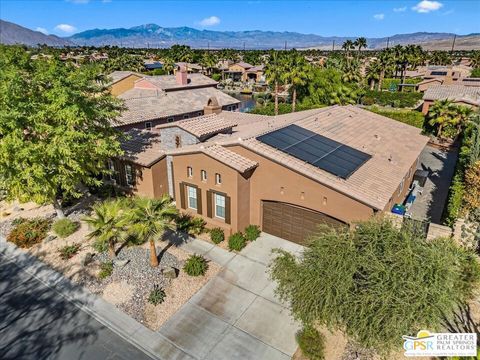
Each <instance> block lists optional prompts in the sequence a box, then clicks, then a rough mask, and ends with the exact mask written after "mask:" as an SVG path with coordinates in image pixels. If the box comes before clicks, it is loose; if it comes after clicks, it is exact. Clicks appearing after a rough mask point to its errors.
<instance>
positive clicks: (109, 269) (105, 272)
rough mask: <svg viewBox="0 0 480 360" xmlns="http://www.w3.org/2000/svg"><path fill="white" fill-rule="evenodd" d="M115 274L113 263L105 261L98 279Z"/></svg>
mask: <svg viewBox="0 0 480 360" xmlns="http://www.w3.org/2000/svg"><path fill="white" fill-rule="evenodd" d="M112 273H113V261H111V260H110V261H105V262H102V263H101V264H100V272H99V273H98V277H99V278H100V279H105V278H107V277H109V276H110V275H112Z"/></svg>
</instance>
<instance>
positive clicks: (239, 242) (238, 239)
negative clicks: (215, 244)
mask: <svg viewBox="0 0 480 360" xmlns="http://www.w3.org/2000/svg"><path fill="white" fill-rule="evenodd" d="M246 245H247V240H246V239H245V236H243V234H242V233H241V232H237V233H235V234H232V235H230V237H229V238H228V248H229V249H230V250H236V251H240V250H242V249H243V248H244V247H245V246H246Z"/></svg>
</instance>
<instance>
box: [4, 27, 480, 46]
mask: <svg viewBox="0 0 480 360" xmlns="http://www.w3.org/2000/svg"><path fill="white" fill-rule="evenodd" d="M0 33H1V34H0V42H2V43H7V44H13V43H22V44H27V45H36V44H39V43H40V44H42V43H45V44H47V45H52V46H65V45H89V46H104V45H111V46H114V45H116V46H123V47H153V48H157V47H162V48H163V47H170V46H172V45H174V44H182V45H189V46H191V47H192V48H207V47H210V48H236V49H242V48H246V49H271V48H276V49H279V48H283V47H284V46H285V45H286V46H287V47H288V48H293V47H295V48H299V49H302V48H316V49H332V46H333V44H334V43H335V48H336V49H339V48H340V46H341V44H342V43H343V42H344V41H345V40H348V39H350V40H354V39H355V37H339V36H327V37H325V36H320V35H315V34H301V33H296V32H278V31H261V30H251V31H212V30H198V29H194V28H190V27H173V28H166V27H161V26H159V25H156V24H145V25H140V26H134V27H131V28H117V29H92V30H86V31H82V32H79V33H77V34H74V35H72V36H70V37H66V38H60V37H57V36H54V35H44V34H42V33H40V32H38V31H32V30H29V29H27V28H23V27H21V26H19V25H16V24H13V23H10V22H6V21H2V20H0ZM454 36H455V34H452V33H429V32H417V33H412V34H397V35H392V36H390V37H389V38H387V37H382V38H367V43H368V48H369V49H381V48H383V47H385V46H387V41H388V43H389V46H394V45H398V44H401V45H405V44H419V45H422V46H424V47H425V48H426V49H430V50H435V49H442V50H447V49H450V48H451V44H452V41H453V38H454ZM455 49H457V50H470V49H480V34H469V35H457V38H456V41H455Z"/></svg>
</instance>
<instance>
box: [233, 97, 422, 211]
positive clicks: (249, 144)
mask: <svg viewBox="0 0 480 360" xmlns="http://www.w3.org/2000/svg"><path fill="white" fill-rule="evenodd" d="M302 113H303V112H298V113H295V114H297V116H298V117H300V116H302ZM289 123H295V124H296V125H298V126H301V127H303V128H305V129H308V130H310V131H313V132H315V133H317V134H320V135H323V136H326V137H328V138H330V139H332V140H335V141H338V142H341V143H343V144H345V145H348V146H350V147H353V148H355V149H358V150H360V151H363V152H365V153H367V154H370V155H372V158H371V159H370V160H368V161H367V162H366V163H365V164H364V165H362V166H361V167H360V168H359V169H358V170H357V171H355V172H354V173H353V174H352V175H351V176H350V177H349V178H348V179H341V178H339V177H336V176H335V175H333V174H330V173H328V172H326V171H324V170H321V169H319V168H317V167H315V166H312V165H310V164H307V163H305V162H303V161H301V160H299V159H297V158H294V157H293V156H290V155H288V154H286V153H284V152H282V151H279V150H277V149H274V148H273V147H270V146H268V145H265V144H263V143H261V142H260V141H258V140H256V136H258V135H260V134H262V133H267V132H270V131H273V130H275V129H277V128H279V127H283V126H286V125H288V124H289ZM427 142H428V138H427V137H425V136H422V135H421V134H420V129H418V128H415V127H412V126H409V125H406V124H403V123H401V122H398V121H395V120H391V119H389V118H386V117H384V116H381V115H377V114H374V113H372V112H370V111H367V110H363V109H360V108H356V107H354V106H344V107H339V106H334V107H328V108H324V109H319V110H317V112H316V113H314V114H311V115H309V116H306V117H304V118H303V119H301V120H298V121H286V122H285V124H284V125H282V126H277V127H275V126H274V127H273V128H272V129H271V130H267V131H265V130H264V129H263V130H260V131H259V132H257V134H250V137H247V138H245V139H244V140H243V141H239V142H238V144H240V145H242V146H244V147H246V148H248V149H250V150H252V151H254V152H256V153H258V154H261V155H263V156H265V157H266V158H270V159H272V160H275V161H277V162H279V163H281V164H283V165H285V166H286V167H289V168H291V169H293V170H295V171H297V172H299V173H301V174H304V175H306V176H308V177H310V178H312V179H314V180H316V181H318V182H319V183H322V184H324V185H326V186H328V187H331V188H333V189H335V190H337V191H339V192H341V193H344V194H346V195H348V196H350V197H352V198H355V199H357V200H358V201H360V202H363V203H365V204H367V205H369V206H372V207H373V208H376V209H379V210H382V209H384V208H385V206H386V205H387V204H388V202H389V201H390V198H391V197H392V196H393V194H394V193H395V191H396V189H397V188H398V187H399V185H400V183H401V182H402V179H403V177H404V176H405V175H406V174H407V172H408V170H409V169H410V166H412V164H413V163H414V161H415V160H416V159H417V158H418V156H419V155H420V152H421V151H422V150H423V148H424V147H425V145H426V144H427Z"/></svg>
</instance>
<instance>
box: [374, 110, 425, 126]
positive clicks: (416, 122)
mask: <svg viewBox="0 0 480 360" xmlns="http://www.w3.org/2000/svg"><path fill="white" fill-rule="evenodd" d="M368 110H370V111H372V112H374V113H375V114H379V115H382V116H386V117H388V118H390V119H393V120H397V121H400V122H402V123H404V124H408V125H411V126H415V127H417V128H419V129H422V128H423V124H424V122H425V116H424V115H423V114H422V113H421V112H419V111H415V110H406V109H405V110H389V109H388V110H387V109H380V108H379V107H377V106H372V107H370V108H369V109H368Z"/></svg>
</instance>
